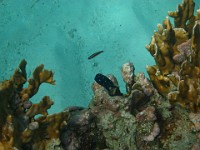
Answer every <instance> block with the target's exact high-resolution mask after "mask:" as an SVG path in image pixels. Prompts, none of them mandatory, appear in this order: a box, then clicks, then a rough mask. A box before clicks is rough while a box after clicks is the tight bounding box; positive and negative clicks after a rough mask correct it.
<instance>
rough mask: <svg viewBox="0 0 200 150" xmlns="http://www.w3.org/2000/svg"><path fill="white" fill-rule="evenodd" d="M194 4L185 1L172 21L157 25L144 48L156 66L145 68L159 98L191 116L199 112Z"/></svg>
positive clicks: (199, 20) (199, 25)
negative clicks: (156, 29)
mask: <svg viewBox="0 0 200 150" xmlns="http://www.w3.org/2000/svg"><path fill="white" fill-rule="evenodd" d="M193 12H194V2H193V1H192V0H184V1H183V3H182V4H180V5H179V6H178V10H177V11H176V12H169V16H171V17H174V18H175V19H174V24H175V27H173V25H172V24H171V23H170V20H169V18H168V17H167V18H166V19H165V20H164V21H163V25H160V24H159V25H158V31H155V32H154V35H153V36H152V39H151V42H150V44H149V45H147V46H146V48H147V50H148V51H149V52H150V53H151V55H152V56H153V57H154V59H155V62H156V65H155V66H147V72H148V74H149V77H150V80H151V82H152V83H153V84H154V86H155V87H156V89H157V90H158V91H159V93H160V94H162V95H163V96H165V97H166V98H168V99H169V100H170V102H171V103H172V104H173V103H179V104H180V105H182V106H183V107H186V108H188V109H189V110H191V111H193V112H197V111H200V98H199V97H200V89H199V84H200V52H199V51H200V9H198V10H197V15H196V16H194V15H193Z"/></svg>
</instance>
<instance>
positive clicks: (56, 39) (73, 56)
mask: <svg viewBox="0 0 200 150" xmlns="http://www.w3.org/2000/svg"><path fill="white" fill-rule="evenodd" d="M181 2H182V1H181V0H48V1H47V0H20V1H17V0H0V81H2V80H5V79H9V78H10V76H11V75H12V73H13V71H14V69H15V68H16V67H17V66H18V64H19V62H20V60H22V59H24V58H25V59H26V60H27V62H28V65H27V73H28V76H29V77H31V73H32V72H33V70H34V68H35V67H36V66H38V65H40V64H45V68H46V69H52V70H53V71H54V72H55V76H54V79H55V80H56V85H55V86H52V85H48V84H43V85H42V86H41V87H40V90H39V92H38V94H37V95H35V96H34V97H33V98H32V99H31V100H32V101H33V102H39V101H40V100H41V98H42V97H43V96H44V95H48V96H50V97H51V98H52V99H53V100H54V102H55V104H54V106H53V107H52V108H51V110H50V113H53V112H59V111H62V110H63V109H64V108H65V107H67V106H71V105H79V106H87V105H88V103H89V101H90V100H91V99H92V90H91V85H92V83H93V79H94V76H95V75H96V74H97V73H99V72H100V73H103V74H114V75H115V76H116V77H117V79H118V81H119V84H120V88H121V90H122V91H123V92H125V85H124V83H123V80H122V77H121V71H120V68H121V66H122V65H123V64H124V63H126V62H128V61H131V62H133V63H134V65H135V68H136V72H145V73H146V70H145V66H146V64H148V65H152V64H154V60H153V58H152V57H151V56H150V54H149V53H148V52H147V50H146V49H145V45H146V44H148V43H149V42H150V39H151V36H152V34H153V31H154V30H156V29H157V24H158V23H162V21H163V20H164V19H165V17H166V16H167V12H168V11H174V10H176V8H177V5H178V4H179V3H181ZM195 2H196V5H199V4H200V3H199V0H196V1H195ZM195 13H196V12H195ZM171 20H172V19H171ZM99 50H104V53H102V54H101V55H99V56H98V57H96V58H95V59H92V60H88V59H87V57H88V56H89V55H90V54H92V53H94V52H96V51H99Z"/></svg>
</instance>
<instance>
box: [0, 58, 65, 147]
mask: <svg viewBox="0 0 200 150" xmlns="http://www.w3.org/2000/svg"><path fill="white" fill-rule="evenodd" d="M25 67H26V61H25V60H22V61H21V63H20V65H19V68H18V69H16V70H15V72H14V75H13V76H12V77H11V79H10V80H7V81H4V82H2V83H1V84H0V100H1V102H0V103H1V104H0V133H1V134H0V149H2V150H4V149H5V150H8V149H12V148H13V147H15V148H17V149H32V148H33V149H38V150H43V149H46V146H48V144H49V143H51V142H52V140H53V139H58V137H59V136H60V134H59V132H60V131H61V129H62V128H63V127H64V126H65V124H66V121H67V120H68V117H69V114H68V112H61V113H58V114H54V115H48V112H47V110H48V109H49V108H50V107H51V106H52V105H53V101H52V100H51V99H50V97H48V96H45V97H43V99H42V100H41V101H40V102H39V103H38V104H32V103H31V101H30V98H31V97H32V96H34V95H35V94H36V93H37V91H38V89H39V86H40V85H41V84H42V83H50V84H54V83H55V81H54V80H53V72H52V71H48V70H44V65H40V66H38V67H37V68H36V69H35V71H34V72H33V78H30V79H28V83H29V84H28V87H26V88H23V85H24V84H25V83H26V81H27V76H26V68H25ZM38 114H40V115H42V116H41V117H38V118H36V117H35V116H36V115H38ZM32 145H33V147H32Z"/></svg>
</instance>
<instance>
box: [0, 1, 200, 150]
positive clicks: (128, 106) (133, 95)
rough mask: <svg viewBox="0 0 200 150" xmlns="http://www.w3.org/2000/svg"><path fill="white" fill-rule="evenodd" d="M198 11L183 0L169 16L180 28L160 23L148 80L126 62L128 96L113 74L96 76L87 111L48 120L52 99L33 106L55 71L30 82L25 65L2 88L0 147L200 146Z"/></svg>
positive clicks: (139, 149)
mask: <svg viewBox="0 0 200 150" xmlns="http://www.w3.org/2000/svg"><path fill="white" fill-rule="evenodd" d="M193 12H194V2H193V1H192V0H184V1H183V3H182V4H180V5H179V7H178V10H177V11H176V12H169V15H170V16H172V17H174V18H175V22H174V25H175V27H173V25H172V24H171V23H170V20H169V18H166V19H165V20H164V22H163V25H158V31H156V32H154V35H153V37H152V39H151V42H150V45H148V46H146V48H147V49H148V51H149V52H150V53H151V55H152V56H153V57H154V59H155V62H156V65H155V66H147V72H148V74H149V77H150V80H149V79H147V78H146V77H145V75H144V73H138V74H137V75H136V74H134V70H135V68H134V65H133V63H131V62H128V63H125V64H124V65H123V66H122V69H121V73H122V78H123V80H124V82H125V84H126V90H127V93H125V94H122V93H121V92H120V89H119V85H118V81H117V79H116V77H115V76H114V75H112V74H109V75H106V76H104V75H102V74H98V76H96V77H95V81H94V83H93V84H92V90H93V93H94V96H93V98H92V100H91V102H90V104H89V106H88V107H87V108H83V107H78V106H71V107H68V108H66V109H65V110H63V111H62V112H59V113H57V114H52V115H49V114H48V109H49V108H50V107H51V106H52V105H53V101H52V100H51V98H50V97H48V96H44V97H43V98H42V100H41V101H40V102H39V103H37V104H34V103H32V102H31V98H32V97H33V96H34V95H35V94H36V93H37V92H38V90H39V87H40V85H41V84H42V83H49V84H55V81H54V80H53V72H52V71H48V70H45V69H44V65H40V66H38V67H36V69H35V70H34V72H33V77H32V78H29V79H28V78H27V74H26V61H25V60H22V61H21V63H20V65H19V68H18V69H16V70H15V72H14V75H13V76H12V77H11V78H10V80H6V81H4V82H2V83H0V149H2V150H9V149H16V150H90V149H91V150H121V149H123V150H152V149H163V150H169V149H170V150H180V149H182V150H186V149H187V150H188V149H190V150H196V149H199V148H200V144H199V143H200V123H199V122H200V121H199V120H200V112H199V111H200V104H199V103H200V99H199V97H200V90H199V84H200V83H199V80H200V76H199V74H200V62H199V58H200V52H199V50H200V21H199V19H200V10H198V11H197V15H196V16H194V15H193ZM27 81H28V86H27V87H26V86H25V83H26V82H27ZM177 104H180V105H177ZM38 115H39V116H38Z"/></svg>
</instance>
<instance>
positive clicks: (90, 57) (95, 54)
mask: <svg viewBox="0 0 200 150" xmlns="http://www.w3.org/2000/svg"><path fill="white" fill-rule="evenodd" d="M101 53H103V51H98V52H95V53H94V54H92V55H90V56H89V57H88V59H92V58H94V57H96V56H97V55H99V54H101Z"/></svg>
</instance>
